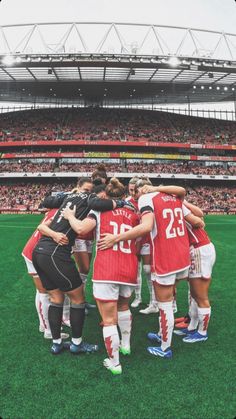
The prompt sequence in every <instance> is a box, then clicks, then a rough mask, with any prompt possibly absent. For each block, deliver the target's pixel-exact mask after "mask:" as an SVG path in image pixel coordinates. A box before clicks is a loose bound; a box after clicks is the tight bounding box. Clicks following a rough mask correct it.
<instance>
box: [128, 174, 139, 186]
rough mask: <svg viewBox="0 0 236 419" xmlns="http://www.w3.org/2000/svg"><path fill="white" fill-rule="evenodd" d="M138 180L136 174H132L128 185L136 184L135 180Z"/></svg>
mask: <svg viewBox="0 0 236 419" xmlns="http://www.w3.org/2000/svg"><path fill="white" fill-rule="evenodd" d="M138 180H139V177H138V176H134V177H132V178H131V179H130V181H129V185H136V182H137V181H138Z"/></svg>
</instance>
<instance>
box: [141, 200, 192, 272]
mask: <svg viewBox="0 0 236 419" xmlns="http://www.w3.org/2000/svg"><path fill="white" fill-rule="evenodd" d="M143 197H147V198H143ZM143 197H141V198H143V199H144V200H145V202H146V205H147V207H148V206H150V207H151V208H152V210H153V212H154V217H155V223H154V228H153V231H152V233H151V236H152V239H153V245H154V248H153V263H152V270H153V271H154V272H156V273H157V274H158V275H168V274H170V273H174V272H178V271H181V270H183V269H185V268H187V267H188V266H189V264H190V259H189V240H188V234H187V229H186V224H185V220H184V214H183V209H182V201H181V200H179V199H178V198H176V197H174V196H172V195H167V194H163V193H158V192H157V193H151V194H147V195H143ZM142 212H143V211H142Z"/></svg>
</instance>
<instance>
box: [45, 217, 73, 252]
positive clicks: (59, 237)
mask: <svg viewBox="0 0 236 419" xmlns="http://www.w3.org/2000/svg"><path fill="white" fill-rule="evenodd" d="M51 222H52V219H50V220H47V221H44V222H42V223H41V224H39V225H38V227H37V230H38V231H39V232H40V233H41V234H42V235H43V236H46V237H50V238H51V239H53V240H54V241H55V242H56V243H58V244H60V245H61V246H63V245H66V244H68V238H67V236H66V235H65V234H63V233H58V232H56V231H54V230H52V229H51V228H50V227H49V226H50V224H51Z"/></svg>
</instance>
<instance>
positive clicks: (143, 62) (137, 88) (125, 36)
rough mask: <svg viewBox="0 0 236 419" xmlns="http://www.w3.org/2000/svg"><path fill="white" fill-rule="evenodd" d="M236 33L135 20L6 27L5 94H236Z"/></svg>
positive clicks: (2, 43) (96, 98)
mask: <svg viewBox="0 0 236 419" xmlns="http://www.w3.org/2000/svg"><path fill="white" fill-rule="evenodd" d="M235 88H236V34H230V33H223V32H215V31H209V30H202V29H195V28H192V29H190V28H183V27H170V26H162V25H145V24H128V23H90V22H78V23H63V22H62V23H40V24H24V25H15V26H12V25H8V26H2V27H0V94H1V97H0V100H2V101H6V100H11V99H12V100H13V98H14V100H17V99H18V100H21V101H24V100H27V101H35V100H37V99H39V98H41V99H42V98H47V99H50V100H52V101H53V100H54V101H56V100H59V99H71V100H75V101H76V100H77V101H78V100H83V101H86V100H87V101H88V102H89V101H91V102H101V101H107V102H109V101H115V100H119V101H124V102H125V101H132V102H137V103H138V102H139V101H141V102H142V103H145V102H147V103H150V102H152V103H174V102H175V103H178V102H179V103H183V102H185V103H189V102H211V101H221V100H235Z"/></svg>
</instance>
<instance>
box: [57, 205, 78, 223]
mask: <svg viewBox="0 0 236 419" xmlns="http://www.w3.org/2000/svg"><path fill="white" fill-rule="evenodd" d="M75 211H76V206H75V205H74V207H73V209H70V208H65V209H64V210H62V211H61V215H62V217H64V218H65V219H66V220H69V218H70V217H71V216H72V215H73V216H75Z"/></svg>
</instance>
